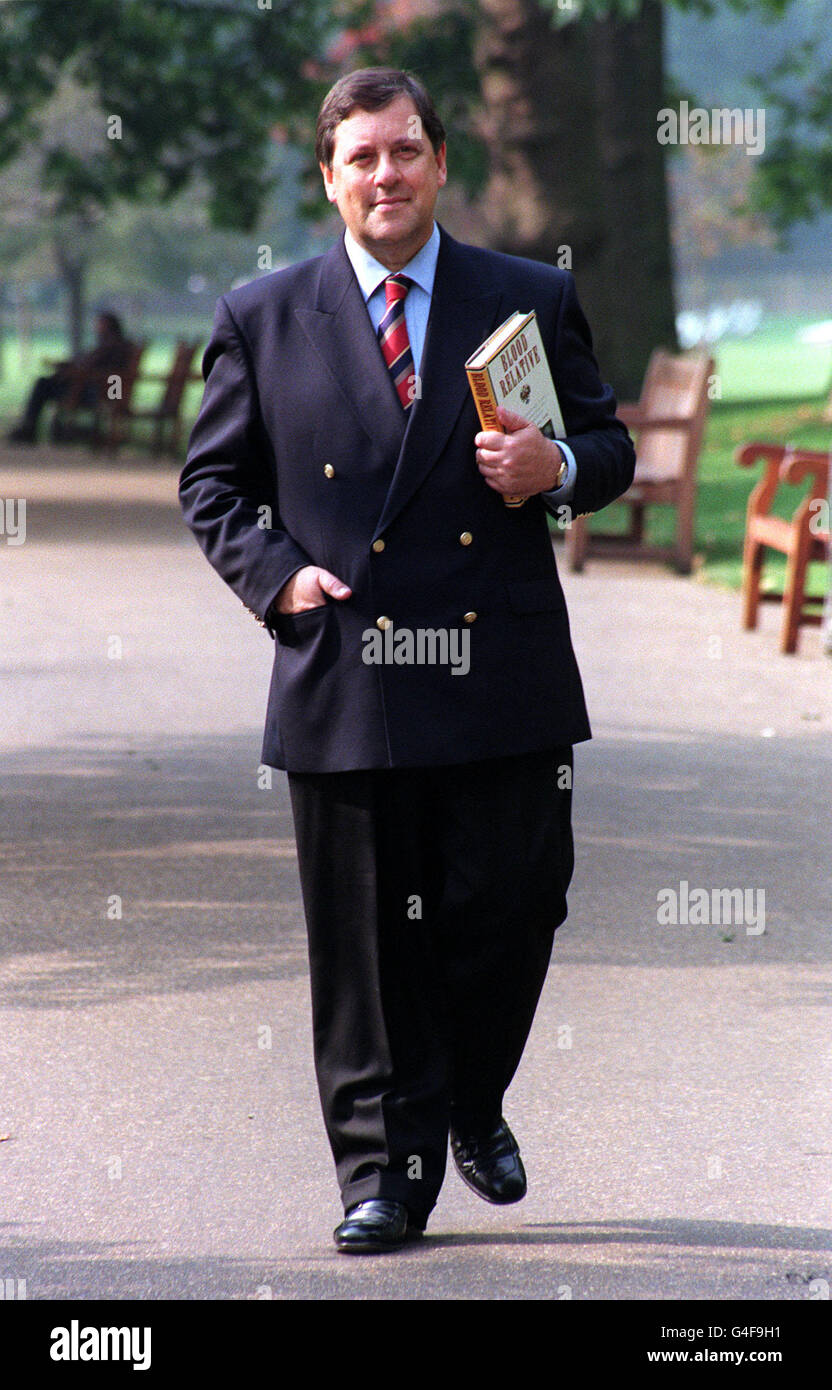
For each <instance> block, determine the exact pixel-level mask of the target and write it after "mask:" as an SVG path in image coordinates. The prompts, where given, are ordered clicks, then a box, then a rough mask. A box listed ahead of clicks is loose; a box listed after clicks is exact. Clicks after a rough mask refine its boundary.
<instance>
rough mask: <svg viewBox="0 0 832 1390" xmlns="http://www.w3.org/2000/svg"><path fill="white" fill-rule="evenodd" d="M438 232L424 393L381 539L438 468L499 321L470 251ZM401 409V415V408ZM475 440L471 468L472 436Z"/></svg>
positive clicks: (494, 297) (413, 411) (491, 291)
mask: <svg viewBox="0 0 832 1390" xmlns="http://www.w3.org/2000/svg"><path fill="white" fill-rule="evenodd" d="M439 230H440V233H441V241H440V244H439V255H438V257H437V262H436V277H435V279H434V284H433V295H432V298H431V308H430V318H429V320H428V328H427V334H426V337H425V345H424V348H423V351H422V361H421V367H420V372H419V376H420V378H421V382H420V386H421V390H420V394H419V395H417V397H416V399H415V400H414V403H413V405H412V406H411V407H410V410H409V411H408V415H409V419H408V421H407V430H406V433H405V436H404V439H403V441H402V444H401V451H400V453H399V458H398V463H397V466H396V471H395V473H394V475H393V479H392V482H391V484H390V489H389V491H388V493H387V498H386V500H385V504H384V508H383V510H382V513H381V515H380V517H379V519H378V523H377V526H376V533H377V534H378V533H380V532H382V531H384V530H385V528H386V527H388V526H389V525H390V522H391V521H392V520H393V518H394V517H395V516H396V515H397V514H398V513H399V512H400V511H401V510H402V508H403V507H404V506H405V504H406V503H407V502H408V501H409V499H410V498H411V497H412V496H413V493H414V492H415V491H416V489H417V488H418V487H419V486H420V484H421V483H422V481H423V479H424V478H425V476H426V475H427V474H428V473H429V471H430V469H431V468H432V467H433V465H434V464H435V463H436V460H437V459H438V457H439V455H440V453H441V452H442V448H443V446H444V444H445V442H446V440H447V439H448V436H449V435H450V433H451V430H452V429H453V427H454V425H455V423H456V420H457V417H458V416H459V412H460V411H461V409H462V407H463V405H464V403H465V401H466V400H467V399H468V398H469V395H470V387H469V385H468V378H467V376H466V373H465V362H466V359H467V358H468V357H470V356H471V353H472V352H473V351H474V349H475V348H476V347H478V346H479V344H480V343H481V342H482V341H483V339H484V338H486V337H487V336H488V334H489V333H491V332H492V331H493V329H494V328H496V327H497V324H498V322H499V318H498V313H499V308H500V302H501V294H500V291H499V289H495V288H494V286H493V284H488V283H487V282H486V283H483V282H481V281H480V280H479V279H478V277H477V275H476V271H475V263H474V258H473V257H472V256H471V254H470V252H469V251H468V249H467V248H466V247H465V246H463V245H462V244H461V243H460V242H458V241H455V240H454V239H453V237H450V236H449V235H448V233H447V232H446V231H445V229H444V228H443V227H441V226H440V229H439ZM365 317H366V310H365ZM376 351H377V352H378V349H376ZM378 355H379V357H380V356H381V354H380V353H379V354H378ZM382 362H383V359H382ZM387 375H388V381H389V374H387ZM391 386H392V383H391ZM398 408H399V411H400V412H401V406H399V407H398ZM471 439H472V442H471V467H472V468H473V467H474V466H475V465H474V445H473V434H472V436H471Z"/></svg>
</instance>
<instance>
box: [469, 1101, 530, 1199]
mask: <svg viewBox="0 0 832 1390" xmlns="http://www.w3.org/2000/svg"><path fill="white" fill-rule="evenodd" d="M451 1153H452V1154H453V1159H454V1163H455V1164H456V1168H457V1172H458V1173H459V1176H460V1177H461V1178H462V1181H463V1182H464V1183H467V1185H468V1187H470V1188H471V1191H472V1192H476V1194H477V1196H478V1197H483V1198H484V1199H485V1201H486V1202H494V1203H495V1204H496V1205H497V1206H508V1205H509V1204H510V1203H511V1202H519V1201H520V1199H521V1198H522V1197H525V1195H526V1170H525V1169H524V1167H523V1160H522V1159H521V1157H520V1150H519V1148H518V1147H517V1140H516V1139H515V1137H514V1135H513V1134H512V1132H511V1130H510V1129H509V1127H508V1125H507V1124H506V1122H505V1120H500V1123H499V1124H498V1125H497V1127H496V1128H495V1129H493V1130H491V1132H490V1133H489V1134H485V1135H459V1134H454V1133H453V1132H452V1133H451Z"/></svg>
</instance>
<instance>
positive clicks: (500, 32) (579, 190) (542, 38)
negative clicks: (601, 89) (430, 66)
mask: <svg viewBox="0 0 832 1390" xmlns="http://www.w3.org/2000/svg"><path fill="white" fill-rule="evenodd" d="M480 11H481V21H480V27H479V31H478V36H477V41H476V43H475V48H474V61H475V64H476V67H477V72H478V75H479V79H480V86H481V91H482V96H483V106H484V110H483V116H482V127H481V128H482V135H483V137H484V140H485V143H486V146H487V148H488V154H489V164H490V169H491V174H490V177H489V180H488V184H487V187H486V190H485V193H484V195H483V198H482V200H481V211H482V215H483V217H484V219H485V223H486V226H487V229H488V244H489V245H490V246H492V247H494V248H495V249H497V250H500V251H507V252H510V253H512V254H513V255H518V256H528V257H530V258H531V259H533V260H540V261H547V262H549V264H551V265H561V266H563V267H564V268H566V269H569V270H572V271H573V272H574V274H575V279H576V281H577V285H578V293H579V295H580V298H581V303H582V304H583V307H584V309H585V311H586V314H587V317H588V319H589V321H590V324H591V325H592V331H593V337H594V343H595V349H596V353H597V355H598V358H599V360H600V362H601V364H602V371H603V372H604V373H606V374H610V373H611V371H612V363H611V359H610V342H611V338H610V331H609V330H610V328H611V324H610V315H609V311H608V308H607V305H606V296H605V293H604V283H603V278H604V267H603V251H604V242H605V235H606V227H605V217H604V207H603V198H602V190H601V167H600V163H599V158H598V149H597V141H596V138H595V98H594V91H593V88H594V72H593V53H592V44H591V35H590V30H589V28H587V27H586V26H585V25H583V24H578V23H570V24H568V25H566V26H564V27H563V28H560V29H556V28H554V27H553V25H552V22H551V16H550V14H549V13H548V12H547V11H545V10H543V9H542V8H541V7H540V5H538V4H536V3H535V2H534V0H481V4H480ZM515 307H516V308H517V309H525V308H527V307H528V306H527V305H525V304H518V305H516V306H515Z"/></svg>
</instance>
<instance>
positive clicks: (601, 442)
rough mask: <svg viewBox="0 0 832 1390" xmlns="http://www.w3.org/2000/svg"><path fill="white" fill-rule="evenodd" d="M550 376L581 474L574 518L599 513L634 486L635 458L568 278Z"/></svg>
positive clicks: (574, 499) (573, 504) (574, 495)
mask: <svg viewBox="0 0 832 1390" xmlns="http://www.w3.org/2000/svg"><path fill="white" fill-rule="evenodd" d="M556 344H557V348H556V354H555V358H554V360H553V362H552V375H553V376H554V378H555V381H556V382H557V384H558V397H559V399H560V404H561V410H562V412H563V421H564V425H565V426H566V441H565V442H566V443H567V444H568V446H569V448H570V449H571V451H572V453H573V455H574V457H575V463H576V465H577V472H576V475H575V484H574V488H573V489H572V495H571V498H570V502H569V505H570V506H571V508H572V512H573V514H574V515H576V516H581V515H584V514H586V513H587V512H597V511H600V509H601V508H602V507H606V506H607V504H608V503H610V502H613V501H614V500H615V498H616V497H620V496H621V494H622V492H626V490H627V488H628V487H629V486H630V484H631V482H632V481H633V473H634V471H635V463H636V455H635V449H634V448H633V441H632V440H631V438H630V436H629V433H628V431H627V427H626V425H625V424H624V423H623V422H622V421H621V420H619V419H617V417H616V414H615V408H616V400H615V396H614V394H613V391H612V387H610V386H607V385H605V384H604V383H603V382H602V380H601V377H600V374H599V371H598V363H597V362H596V360H595V356H594V353H593V350H592V334H591V332H590V329H589V324H588V323H587V321H586V317H585V316H584V312H583V310H582V308H581V306H580V304H579V302H578V294H577V291H576V289H575V280H574V278H573V276H572V275H571V274H569V273H567V278H566V284H565V288H564V292H563V295H562V297H561V303H560V311H559V314H558V324H557V331H556Z"/></svg>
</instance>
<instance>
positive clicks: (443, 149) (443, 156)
mask: <svg viewBox="0 0 832 1390" xmlns="http://www.w3.org/2000/svg"><path fill="white" fill-rule="evenodd" d="M447 154H448V150H447V146H446V144H445V141H444V140H443V141H442V144H441V145H440V146H439V149H438V150H437V151H436V165H437V169H438V171H439V187H440V188H441V187H442V185H443V184H444V183H445V181H446V179H447V177H448V164H447Z"/></svg>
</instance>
